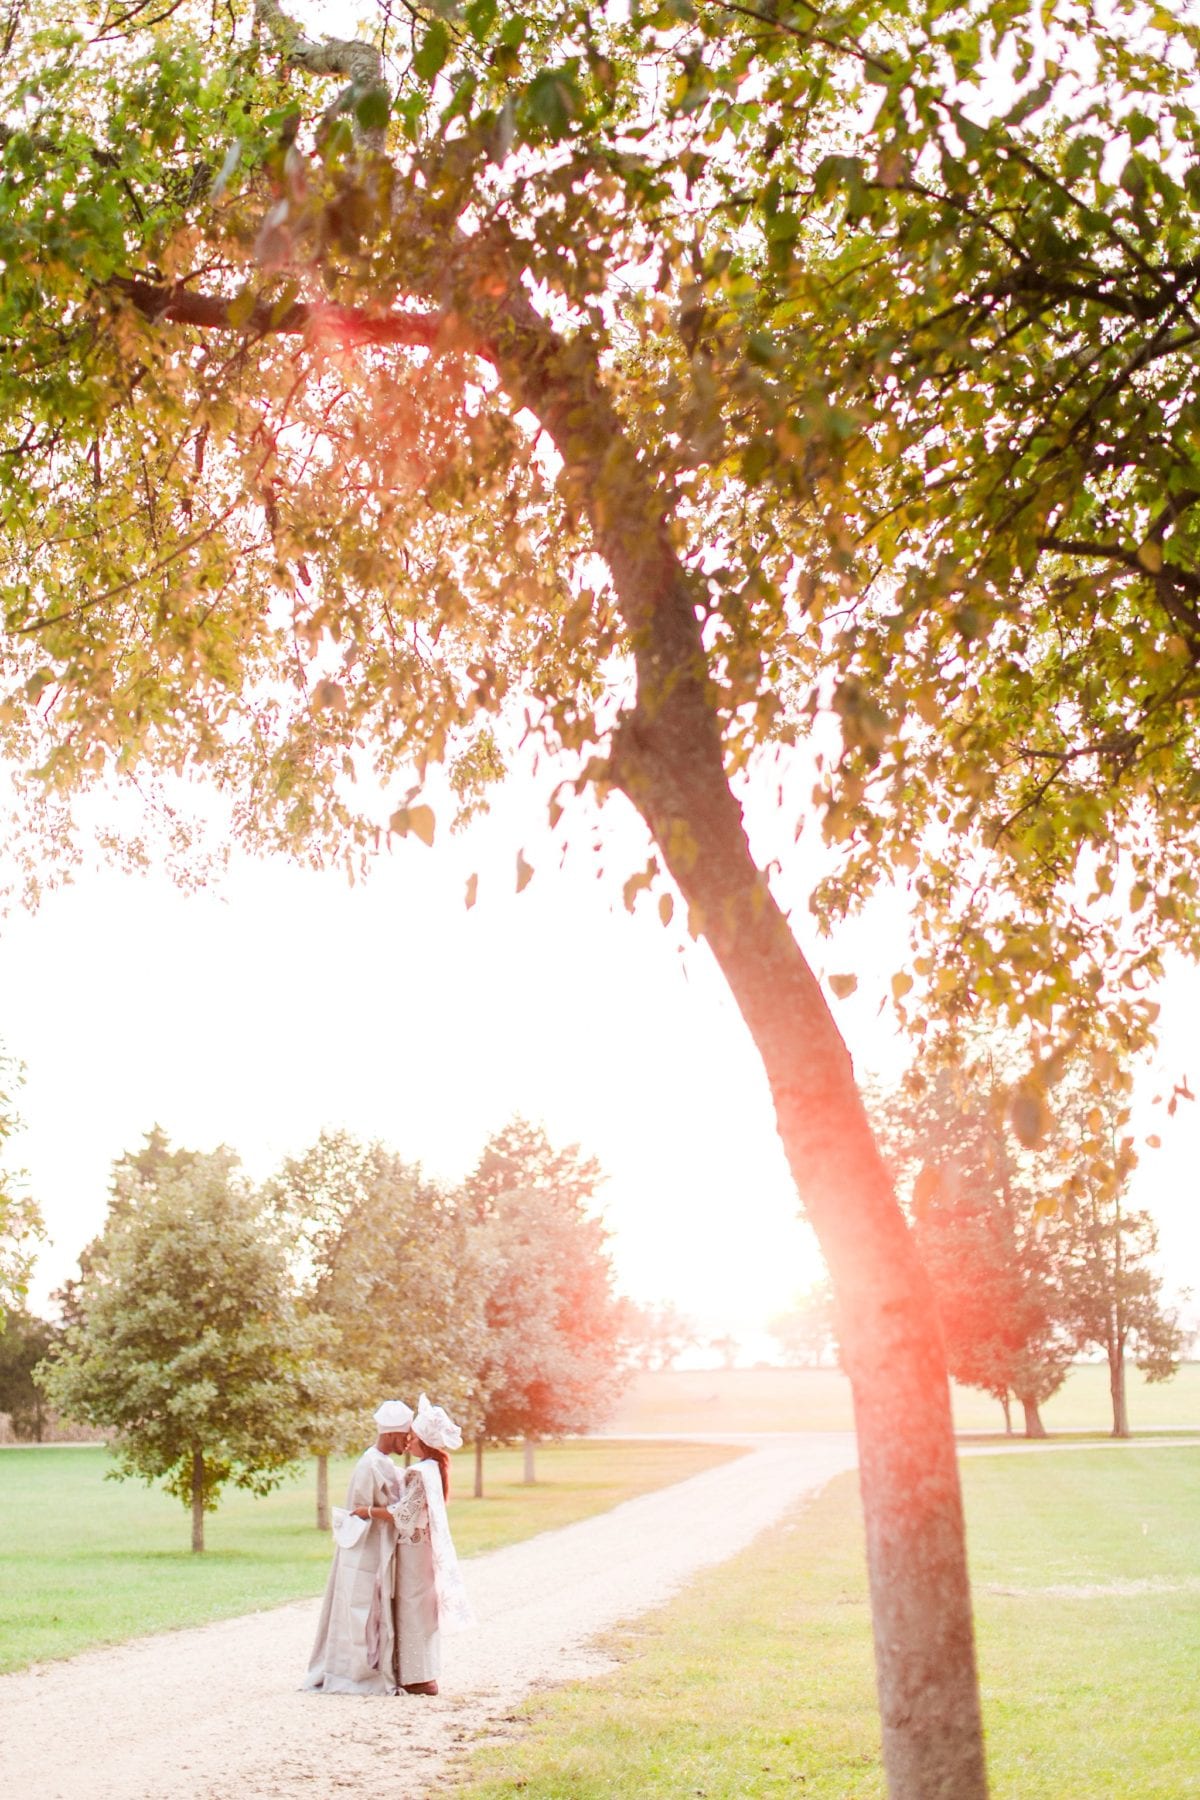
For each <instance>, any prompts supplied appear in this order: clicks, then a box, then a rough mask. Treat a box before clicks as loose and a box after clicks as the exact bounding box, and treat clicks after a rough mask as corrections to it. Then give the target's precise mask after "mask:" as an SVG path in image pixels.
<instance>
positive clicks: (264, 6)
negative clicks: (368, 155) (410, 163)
mask: <svg viewBox="0 0 1200 1800" xmlns="http://www.w3.org/2000/svg"><path fill="white" fill-rule="evenodd" d="M254 17H255V19H256V21H257V22H258V23H259V24H260V25H262V26H264V27H265V29H266V32H267V34H268V36H269V37H270V38H271V41H272V42H273V43H274V45H275V48H276V49H277V50H278V51H279V53H280V55H281V56H282V58H283V60H284V62H285V63H287V64H288V65H289V66H290V67H291V68H293V69H304V70H305V71H306V72H307V73H308V74H309V75H345V76H348V77H349V82H350V85H349V87H347V88H346V89H345V90H344V91H343V92H342V93H341V94H339V96H338V98H337V99H336V100H335V101H334V103H333V105H332V106H331V107H329V108H328V111H327V113H326V117H328V116H329V115H330V114H332V113H336V112H341V111H343V110H345V109H347V108H353V106H354V104H355V102H356V101H358V100H360V99H361V98H362V96H363V95H364V94H366V93H369V92H370V91H371V89H372V88H386V87H387V82H386V80H385V79H384V73H383V55H382V52H381V51H380V50H379V49H378V48H377V47H376V45H374V44H368V43H367V42H366V41H365V40H364V39H362V38H322V39H320V40H319V41H318V40H315V39H313V38H306V37H305V36H304V34H303V32H302V31H301V29H300V27H299V25H297V24H296V21H295V20H294V19H290V18H289V17H288V15H287V14H286V13H285V12H284V10H283V8H282V7H281V6H280V4H279V0H254ZM386 136H387V133H386V129H385V128H382V127H380V128H373V129H371V130H369V131H364V132H363V133H362V139H363V142H364V143H365V144H366V145H367V147H368V148H369V149H371V150H375V151H378V152H382V151H383V148H384V144H385V141H386Z"/></svg>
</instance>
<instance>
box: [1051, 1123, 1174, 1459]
mask: <svg viewBox="0 0 1200 1800" xmlns="http://www.w3.org/2000/svg"><path fill="white" fill-rule="evenodd" d="M1129 1117H1130V1114H1129V1107H1128V1104H1127V1103H1126V1102H1124V1101H1123V1099H1122V1098H1121V1097H1120V1096H1119V1095H1112V1094H1109V1095H1106V1096H1104V1097H1102V1098H1101V1099H1096V1098H1094V1097H1090V1104H1088V1105H1087V1106H1086V1110H1085V1108H1084V1107H1083V1106H1081V1105H1078V1104H1077V1106H1076V1119H1075V1121H1074V1124H1075V1131H1076V1134H1077V1135H1076V1145H1077V1149H1076V1156H1075V1161H1074V1167H1073V1169H1072V1171H1071V1174H1070V1177H1069V1179H1068V1181H1067V1184H1066V1187H1065V1189H1064V1192H1063V1196H1062V1207H1063V1212H1064V1215H1065V1220H1066V1223H1067V1227H1068V1229H1069V1231H1070V1244H1069V1251H1068V1273H1067V1279H1066V1282H1065V1284H1064V1285H1065V1291H1066V1300H1067V1308H1068V1318H1069V1322H1070V1324H1071V1326H1072V1328H1073V1330H1074V1334H1075V1342H1076V1345H1077V1347H1078V1348H1079V1349H1080V1350H1102V1351H1103V1352H1104V1355H1105V1358H1106V1359H1107V1362H1108V1379H1109V1394H1110V1397H1111V1400H1112V1413H1113V1424H1112V1435H1113V1436H1114V1437H1118V1438H1127V1437H1128V1436H1129V1406H1128V1401H1127V1398H1126V1382H1125V1372H1126V1365H1127V1358H1128V1357H1129V1355H1130V1354H1132V1355H1133V1357H1134V1359H1135V1361H1136V1363H1137V1366H1138V1368H1139V1369H1141V1370H1142V1372H1143V1373H1144V1374H1145V1376H1146V1379H1147V1380H1148V1381H1168V1380H1169V1379H1170V1378H1171V1376H1172V1375H1174V1374H1175V1372H1176V1370H1177V1369H1178V1367H1179V1358H1180V1355H1181V1353H1182V1350H1183V1343H1184V1333H1183V1331H1182V1329H1181V1327H1180V1323H1179V1317H1178V1314H1177V1312H1176V1311H1175V1310H1174V1309H1173V1308H1171V1307H1169V1306H1167V1305H1166V1304H1164V1301H1163V1297H1162V1289H1163V1278H1162V1275H1161V1273H1160V1271H1159V1269H1158V1267H1157V1251H1158V1232H1157V1229H1156V1228H1155V1225H1154V1221H1153V1220H1152V1219H1151V1217H1150V1215H1149V1214H1148V1213H1145V1212H1140V1211H1134V1210H1131V1209H1130V1207H1129V1205H1128V1202H1127V1198H1126V1192H1127V1188H1128V1184H1129V1177H1130V1176H1131V1174H1132V1173H1133V1170H1134V1168H1135V1167H1136V1166H1137V1153H1136V1150H1135V1148H1134V1142H1133V1138H1132V1135H1131V1134H1130V1132H1129V1130H1128V1126H1129Z"/></svg>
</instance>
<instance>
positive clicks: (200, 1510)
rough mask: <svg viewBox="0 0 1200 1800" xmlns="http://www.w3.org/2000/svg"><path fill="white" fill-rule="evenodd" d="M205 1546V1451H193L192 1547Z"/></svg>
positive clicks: (201, 1547) (198, 1548)
mask: <svg viewBox="0 0 1200 1800" xmlns="http://www.w3.org/2000/svg"><path fill="white" fill-rule="evenodd" d="M203 1548H204V1452H203V1450H193V1451H192V1549H193V1551H195V1552H196V1553H199V1552H200V1551H201V1550H203Z"/></svg>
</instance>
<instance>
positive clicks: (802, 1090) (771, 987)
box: [463, 252, 987, 1800]
mask: <svg viewBox="0 0 1200 1800" xmlns="http://www.w3.org/2000/svg"><path fill="white" fill-rule="evenodd" d="M468 254H469V252H468ZM472 304H473V302H472V299H471V297H470V295H469V294H467V293H466V292H465V291H464V294H463V305H464V310H465V311H466V312H468V313H469V312H470V311H471V308H472ZM500 313H501V314H502V317H501V318H500V319H498V320H497V321H496V322H495V323H494V324H493V327H492V331H491V333H490V334H489V335H490V338H491V343H492V346H493V348H492V354H493V356H494V358H495V360H496V362H497V365H498V366H499V367H500V369H501V373H502V375H503V378H504V380H505V383H506V385H508V386H509V387H510V388H511V389H512V391H513V392H514V394H515V396H516V398H517V399H518V400H519V401H520V402H521V403H522V404H525V405H527V406H529V407H530V409H531V410H532V411H533V412H534V413H535V414H536V415H537V417H538V418H539V419H540V420H541V423H542V425H543V427H544V428H545V429H546V431H547V432H548V433H549V434H550V436H551V437H552V438H553V439H554V442H555V444H556V446H557V448H558V450H559V452H560V453H561V455H562V457H563V464H564V473H565V478H566V480H567V482H568V484H571V485H572V486H573V491H574V493H575V496H576V497H577V501H578V504H580V505H581V506H582V507H585V508H586V509H587V511H588V513H589V516H590V519H591V523H592V526H593V530H594V534H595V542H596V546H597V548H598V549H599V551H600V553H601V555H602V556H603V557H604V559H605V561H606V562H607V564H608V567H609V571H610V573H611V575H612V580H613V587H614V592H615V598H616V603H617V607H618V610H619V612H620V614H621V616H622V618H623V620H624V622H625V626H626V628H627V630H628V633H629V640H630V644H631V647H632V652H633V657H634V661H635V665H636V672H637V699H636V704H635V706H634V707H633V709H632V710H630V711H626V712H625V713H624V715H623V716H622V719H621V721H620V723H619V724H618V727H617V729H616V731H615V732H614V734H613V740H612V748H611V754H610V758H609V763H608V768H607V780H608V781H609V782H610V783H611V785H613V786H615V787H617V788H620V789H621V790H622V791H623V792H624V793H625V794H626V795H627V797H628V798H629V799H630V800H631V801H632V802H633V804H634V806H635V807H636V808H637V810H638V811H639V813H640V814H641V816H642V818H643V819H644V821H645V823H646V826H647V828H648V830H649V832H650V835H651V837H652V839H653V840H654V842H655V844H656V845H657V847H658V850H659V854H660V856H661V857H662V860H663V861H664V862H665V863H666V866H667V868H668V870H669V872H670V875H671V877H672V879H673V880H674V882H675V884H676V886H677V887H678V889H679V890H680V892H681V893H682V895H683V897H684V899H685V901H686V902H687V905H688V909H689V928H690V929H691V930H692V932H693V933H694V934H696V935H702V936H704V937H705V938H706V940H707V942H708V944H709V946H710V948H711V950H712V952H713V954H714V956H715V957H716V960H717V963H718V965H719V967H720V969H721V971H722V973H723V975H724V977H725V979H726V981H727V983H728V985H729V988H730V991H731V993H732V995H733V997H734V999H735V1001H736V1003H737V1005H738V1008H739V1010H740V1011H741V1014H742V1017H743V1019H744V1020H745V1022H746V1025H747V1028H748V1029H749V1032H750V1035H751V1037H752V1038H753V1040H754V1043H755V1046H756V1047H757V1049H758V1052H759V1054H760V1056H761V1058H762V1062H763V1066H764V1068H765V1071H766V1075H767V1079H768V1081H769V1083H770V1088H771V1093H772V1097H773V1099H774V1103H775V1116H776V1120H777V1123H778V1128H779V1134H780V1137H781V1139H782V1142H783V1147H784V1150H785V1152H786V1154H787V1157H788V1162H789V1164H790V1167H791V1171H792V1176H793V1179H794V1180H795V1183H796V1186H797V1189H798V1191H799V1193H800V1195H801V1197H802V1199H803V1201H804V1204H805V1207H806V1210H807V1213H808V1217H809V1219H810V1221H811V1223H812V1225H813V1227H814V1229H815V1231H816V1233H817V1237H818V1239H819V1241H820V1244H821V1248H822V1250H823V1252H824V1254H825V1259H826V1262H827V1264H828V1266H829V1270H830V1274H831V1277H832V1281H833V1286H834V1293H835V1297H836V1303H837V1310H838V1315H839V1336H840V1338H841V1343H842V1349H843V1357H842V1360H843V1365H844V1367H845V1368H846V1371H847V1373H848V1375H849V1377H850V1382H851V1387H852V1391H853V1395H854V1413H855V1423H856V1428H857V1432H858V1445H859V1479H860V1484H861V1488H862V1495H863V1507H864V1513H865V1522H866V1539H867V1565H868V1570H869V1574H870V1584H871V1611H872V1618H873V1621H874V1632H875V1664H876V1677H877V1686H878V1692H879V1703H880V1712H881V1715H882V1724H883V1755H884V1766H885V1769H886V1772H887V1781H888V1788H889V1792H890V1794H891V1796H892V1800H986V1794H987V1778H986V1774H985V1769H984V1758H983V1735H982V1725H981V1720H980V1713H979V1697H978V1685H977V1681H976V1675H975V1651H974V1640H973V1632H972V1623H971V1599H970V1590H969V1587H968V1582H967V1564H966V1544H965V1535H964V1527H963V1514H962V1499H961V1494H960V1491H959V1482H958V1464H957V1459H956V1453H955V1442H954V1430H953V1422H952V1418H951V1411H950V1386H949V1378H948V1376H947V1373H946V1358H945V1350H944V1346H943V1343H942V1338H941V1331H940V1327H939V1325H938V1321H937V1314H936V1310H935V1307H934V1301H933V1295H932V1292H931V1290H930V1287H929V1282H928V1279H927V1277H926V1274H925V1270H924V1267H923V1266H922V1263H921V1261H920V1258H919V1257H918V1255H917V1252H916V1248H915V1245H914V1243H913V1240H912V1237H911V1235H910V1233H909V1231H908V1229H907V1226H906V1225H905V1222H904V1218H903V1214H902V1213H901V1210H900V1207H899V1205H898V1203H897V1200H896V1196H895V1192H894V1189H893V1186H892V1182H891V1179H890V1177H889V1175H888V1172H887V1170H886V1169H885V1167H884V1165H883V1162H882V1159H881V1158H880V1155H879V1152H878V1149H877V1147H876V1145H875V1141H874V1138H873V1136H872V1133H871V1129H870V1125H869V1123H868V1121H867V1116H866V1112H865V1110H864V1108H863V1104H862V1099H861V1096H860V1094H859V1091H858V1087H857V1085H856V1083H855V1079H854V1072H853V1069H852V1066H851V1062H850V1057H849V1054H848V1053H847V1050H846V1047H845V1044H844V1043H843V1041H842V1039H841V1036H840V1034H839V1032H838V1030H837V1027H836V1025H835V1023H834V1021H833V1017H832V1015H831V1013H830V1011H829V1008H828V1005H827V1004H826V1002H825V998H824V996H823V994H822V993H821V990H820V986H819V984H818V982H817V980H816V978H815V976H814V975H813V972H812V969H811V967H810V966H809V964H808V962H807V961H806V960H805V957H804V955H803V953H802V952H801V950H800V947H799V945H798V943H797V941H796V939H795V938H794V937H793V935H792V931H791V927H790V926H789V924H788V922H787V919H786V918H785V916H784V914H783V912H782V911H781V909H780V907H779V906H778V904H777V902H776V901H775V899H774V896H773V895H772V893H771V891H770V887H769V885H768V882H767V879H766V876H765V875H764V874H763V872H762V870H760V869H759V868H758V866H757V865H756V863H755V862H754V859H753V857H752V855H751V853H750V847H749V844H748V841H747V838H746V833H745V828H744V825H743V821H742V814H741V808H740V806H739V804H738V802H737V799H736V798H735V796H734V794H733V791H732V789H731V787H730V783H729V777H728V775H727V773H726V767H725V746H724V743H723V741H722V728H721V722H720V717H719V714H718V710H717V702H716V700H715V697H714V685H713V684H714V680H715V677H714V674H713V671H712V669H711V668H710V666H709V663H708V659H707V655H706V651H705V647H704V642H703V637H702V629H701V625H700V622H699V616H698V601H699V600H700V599H701V598H702V596H701V595H700V594H699V593H698V592H697V591H696V590H695V589H694V588H693V585H692V578H691V577H690V576H689V575H688V574H687V572H686V571H685V570H684V569H683V568H682V566H681V564H680V562H679V560H678V557H677V555H676V552H675V550H674V548H673V545H672V541H671V528H670V522H669V506H670V504H671V503H670V502H669V501H668V500H667V499H666V498H665V497H664V496H663V495H660V494H659V493H658V491H657V490H656V489H655V488H654V487H653V486H652V485H651V483H650V480H649V477H648V475H647V472H646V465H645V463H644V462H640V461H639V459H638V456H637V454H636V452H635V451H634V448H633V446H632V444H631V443H630V442H629V441H628V439H626V438H625V436H624V433H623V430H622V426H621V422H620V420H619V418H618V417H617V415H616V413H615V411H614V410H613V407H612V405H611V402H610V401H609V399H608V396H607V394H606V392H605V390H604V387H603V383H602V379H601V376H600V373H599V370H598V368H597V367H596V364H595V361H594V358H593V357H592V352H591V349H590V347H589V344H588V341H587V337H586V334H584V333H581V334H579V335H578V336H577V337H576V338H574V339H572V340H571V341H570V342H569V343H560V342H559V341H558V340H557V338H556V337H555V335H554V332H553V330H552V329H551V327H550V326H549V325H548V324H547V323H546V321H545V320H544V319H541V318H540V317H539V316H538V315H537V314H536V313H535V312H534V310H533V308H532V307H531V305H530V303H529V301H528V298H527V296H525V295H524V293H523V292H521V291H520V290H519V289H518V288H516V287H515V286H513V287H510V289H509V292H508V295H507V297H506V299H505V301H504V303H503V305H502V307H501V308H500Z"/></svg>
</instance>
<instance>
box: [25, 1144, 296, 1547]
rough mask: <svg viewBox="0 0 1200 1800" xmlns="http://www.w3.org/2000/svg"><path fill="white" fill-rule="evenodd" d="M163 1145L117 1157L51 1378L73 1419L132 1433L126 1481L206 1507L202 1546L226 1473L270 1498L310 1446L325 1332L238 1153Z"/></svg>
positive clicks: (197, 1513)
mask: <svg viewBox="0 0 1200 1800" xmlns="http://www.w3.org/2000/svg"><path fill="white" fill-rule="evenodd" d="M148 1146H149V1147H148V1148H147V1149H146V1150H143V1151H141V1152H137V1153H134V1154H132V1155H129V1156H126V1157H123V1158H122V1159H121V1160H120V1161H119V1162H118V1163H117V1164H115V1166H114V1183H113V1189H114V1191H113V1202H112V1207H111V1209H110V1213H109V1217H108V1221H107V1223H106V1226H105V1229H104V1231H103V1233H102V1234H101V1236H100V1238H99V1239H98V1240H97V1243H96V1245H95V1246H93V1252H94V1254H93V1257H92V1264H91V1271H90V1273H89V1274H88V1276H86V1277H85V1279H84V1281H83V1283H82V1289H81V1301H82V1319H81V1321H80V1322H79V1323H78V1324H75V1325H73V1326H71V1327H70V1328H69V1329H68V1331H67V1333H66V1336H65V1338H64V1340H63V1342H62V1343H61V1345H60V1346H58V1348H57V1350H56V1352H55V1354H54V1356H53V1358H52V1360H51V1361H50V1363H49V1364H48V1365H46V1366H45V1369H44V1376H43V1381H44V1386H45V1389H46V1392H47V1394H48V1397H49V1398H50V1400H51V1401H52V1403H53V1404H54V1405H55V1406H57V1407H58V1408H59V1409H60V1410H61V1411H62V1412H64V1413H66V1414H67V1415H68V1416H69V1417H73V1418H77V1419H81V1420H83V1421H85V1422H86V1423H88V1424H91V1425H98V1426H103V1427H107V1428H111V1429H114V1430H115V1431H116V1433H117V1436H116V1440H115V1444H114V1449H115V1453H116V1457H117V1469H116V1471H115V1473H116V1474H117V1475H118V1476H119V1477H120V1478H124V1477H125V1476H129V1475H136V1476H139V1477H141V1478H142V1479H143V1480H145V1481H155V1480H161V1481H162V1482H163V1485H164V1486H165V1487H166V1489H167V1491H168V1492H169V1493H172V1494H174V1495H175V1496H176V1497H177V1498H178V1499H180V1500H182V1501H183V1503H184V1504H185V1505H187V1506H190V1508H191V1514H192V1549H193V1550H194V1551H200V1550H203V1548H204V1515H205V1512H206V1511H211V1510H212V1509H213V1508H214V1507H215V1506H216V1504H217V1499H218V1496H219V1494H220V1491H221V1488H222V1487H223V1486H224V1485H225V1483H226V1482H228V1481H232V1482H233V1483H234V1484H235V1485H236V1486H238V1487H244V1488H249V1489H250V1490H251V1491H252V1492H254V1493H257V1494H261V1493H266V1492H268V1491H269V1490H270V1489H271V1488H272V1487H274V1486H276V1485H277V1484H278V1483H279V1481H280V1480H281V1479H282V1477H283V1474H284V1472H285V1471H286V1469H287V1468H288V1467H289V1466H290V1465H291V1464H292V1463H293V1462H294V1461H295V1459H296V1457H297V1456H298V1455H299V1454H300V1452H301V1450H302V1449H303V1446H304V1416H305V1408H306V1406H307V1404H308V1394H307V1391H306V1385H305V1373H306V1364H307V1363H308V1362H309V1360H310V1352H311V1350H312V1348H313V1344H312V1334H311V1332H310V1331H309V1329H308V1327H307V1326H306V1323H305V1321H304V1320H303V1319H302V1318H301V1317H300V1315H299V1313H298V1311H297V1308H296V1305H295V1301H294V1298H293V1293H292V1287H291V1281H290V1278H289V1274H288V1268H287V1260H286V1256H285V1252H284V1247H283V1245H282V1243H281V1241H280V1239H279V1236H278V1233H277V1231H275V1230H274V1229H273V1227H272V1225H271V1222H270V1221H269V1219H268V1218H267V1216H266V1214H265V1212H264V1209H263V1207H262V1205H261V1203H260V1201H259V1199H258V1198H257V1197H256V1196H255V1195H254V1194H253V1192H252V1191H251V1190H250V1188H249V1187H248V1185H247V1184H246V1183H245V1182H244V1181H242V1180H241V1179H240V1178H239V1176H238V1174H237V1170H236V1158H234V1157H233V1155H232V1154H231V1153H230V1152H229V1151H227V1150H218V1151H215V1152H213V1153H212V1154H211V1155H203V1154H201V1153H199V1152H194V1151H176V1152H168V1151H167V1150H166V1148H165V1144H164V1143H163V1142H162V1140H161V1134H155V1135H153V1136H152V1137H151V1138H150V1139H149V1140H148ZM143 1167H144V1168H145V1169H146V1170H147V1173H146V1174H145V1175H142V1176H138V1175H137V1174H135V1173H134V1172H135V1171H136V1170H138V1169H139V1168H143Z"/></svg>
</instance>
